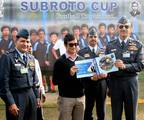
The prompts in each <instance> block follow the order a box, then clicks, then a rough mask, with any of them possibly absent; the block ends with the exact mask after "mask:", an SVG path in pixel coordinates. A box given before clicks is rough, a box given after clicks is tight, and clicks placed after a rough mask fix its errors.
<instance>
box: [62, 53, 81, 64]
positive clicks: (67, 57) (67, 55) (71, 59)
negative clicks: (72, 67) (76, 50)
mask: <svg viewBox="0 0 144 120" xmlns="http://www.w3.org/2000/svg"><path fill="white" fill-rule="evenodd" d="M65 56H66V59H69V60H70V61H73V62H74V61H75V60H76V59H77V57H78V56H79V55H78V54H76V56H75V57H74V58H72V57H71V55H70V54H68V53H67V52H66V53H65Z"/></svg>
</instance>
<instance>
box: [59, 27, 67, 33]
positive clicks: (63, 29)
mask: <svg viewBox="0 0 144 120" xmlns="http://www.w3.org/2000/svg"><path fill="white" fill-rule="evenodd" d="M64 31H68V32H69V28H67V27H63V28H62V29H61V33H63V32H64Z"/></svg>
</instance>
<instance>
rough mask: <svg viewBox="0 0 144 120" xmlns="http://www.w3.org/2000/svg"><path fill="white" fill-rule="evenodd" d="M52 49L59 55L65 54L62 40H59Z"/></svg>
mask: <svg viewBox="0 0 144 120" xmlns="http://www.w3.org/2000/svg"><path fill="white" fill-rule="evenodd" d="M53 48H54V49H55V50H59V51H60V55H63V54H65V53H66V48H65V46H64V41H63V40H62V39H59V40H58V41H57V42H56V43H55V45H54V46H53Z"/></svg>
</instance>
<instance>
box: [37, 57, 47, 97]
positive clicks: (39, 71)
mask: <svg viewBox="0 0 144 120" xmlns="http://www.w3.org/2000/svg"><path fill="white" fill-rule="evenodd" d="M35 72H36V75H37V77H38V80H39V85H40V91H41V93H42V95H44V94H45V90H44V86H43V82H42V73H41V69H40V65H39V62H38V60H37V59H35Z"/></svg>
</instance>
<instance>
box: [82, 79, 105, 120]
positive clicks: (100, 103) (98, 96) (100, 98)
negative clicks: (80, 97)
mask: <svg viewBox="0 0 144 120" xmlns="http://www.w3.org/2000/svg"><path fill="white" fill-rule="evenodd" d="M106 90H107V85H106V81H105V80H102V81H99V82H97V83H96V84H95V85H90V86H89V87H88V88H86V89H85V96H86V108H85V114H84V120H93V113H92V112H93V108H94V106H95V104H96V114H97V120H104V119H105V99H106Z"/></svg>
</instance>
